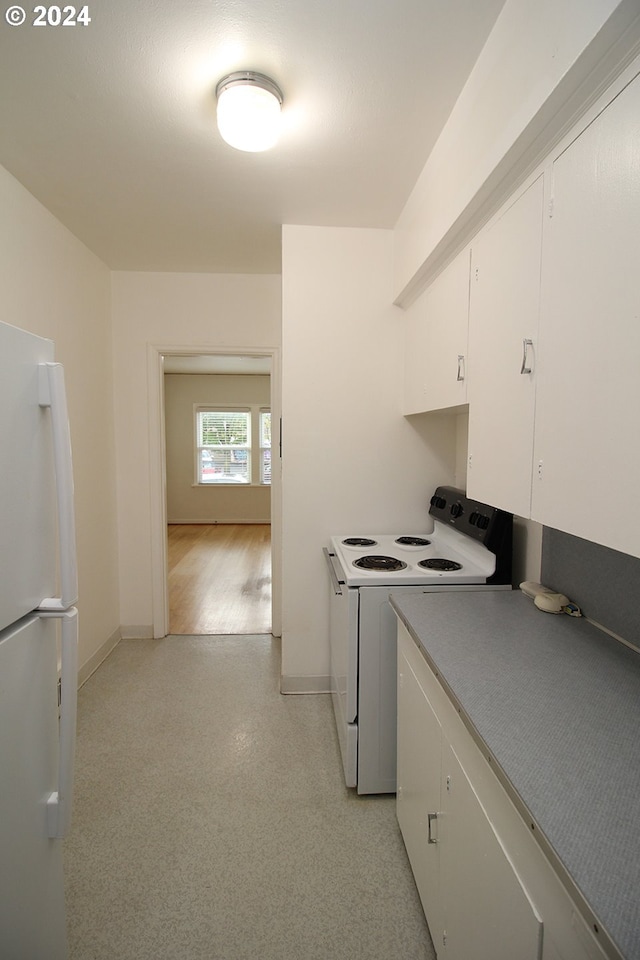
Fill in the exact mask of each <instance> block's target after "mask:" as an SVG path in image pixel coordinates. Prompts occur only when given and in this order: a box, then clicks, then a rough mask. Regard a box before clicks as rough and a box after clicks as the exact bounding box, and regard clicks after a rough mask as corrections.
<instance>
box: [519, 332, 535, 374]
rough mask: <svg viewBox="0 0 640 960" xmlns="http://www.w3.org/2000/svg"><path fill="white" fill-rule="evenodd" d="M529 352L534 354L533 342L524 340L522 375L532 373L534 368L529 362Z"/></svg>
mask: <svg viewBox="0 0 640 960" xmlns="http://www.w3.org/2000/svg"><path fill="white" fill-rule="evenodd" d="M529 350H531V351H532V352H533V340H523V341H522V366H521V367H520V373H532V372H533V366H532V364H531V362H527V361H528V360H529Z"/></svg>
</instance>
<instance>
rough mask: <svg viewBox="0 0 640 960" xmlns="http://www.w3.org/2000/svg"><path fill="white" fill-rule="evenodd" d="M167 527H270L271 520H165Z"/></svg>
mask: <svg viewBox="0 0 640 960" xmlns="http://www.w3.org/2000/svg"><path fill="white" fill-rule="evenodd" d="M167 523H168V525H169V526H170V527H171V526H176V527H177V526H180V524H188V525H189V526H190V527H192V526H196V525H198V524H201V525H202V526H211V527H221V526H224V524H233V525H234V526H237V525H238V524H242V523H245V524H249V525H252V526H263V525H266V526H271V520H270V519H269V518H268V517H267V518H266V519H265V520H261V519H259V518H258V519H256V520H229V519H225V520H174V519H171V520H167Z"/></svg>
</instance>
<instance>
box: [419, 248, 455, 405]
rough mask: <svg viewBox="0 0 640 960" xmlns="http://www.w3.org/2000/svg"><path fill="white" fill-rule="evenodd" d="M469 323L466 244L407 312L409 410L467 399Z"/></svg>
mask: <svg viewBox="0 0 640 960" xmlns="http://www.w3.org/2000/svg"><path fill="white" fill-rule="evenodd" d="M468 322H469V249H468V248H467V249H465V250H463V251H462V252H461V253H459V254H458V256H457V257H456V258H455V260H452V262H451V263H450V264H449V265H448V266H447V267H446V268H445V270H443V271H442V273H441V274H439V276H438V277H436V279H435V280H434V281H433V283H432V284H431V286H429V287H428V288H427V289H426V290H425V291H424V293H423V294H422V295H421V296H420V297H418V299H417V300H416V301H415V302H414V303H413V304H412V305H411V307H409V309H408V310H407V311H406V317H405V324H406V326H405V337H406V339H405V397H404V411H403V412H404V413H405V414H411V413H424V412H426V411H429V410H443V409H448V408H451V407H458V406H461V405H463V404H465V403H466V402H467V378H466V368H467V340H468Z"/></svg>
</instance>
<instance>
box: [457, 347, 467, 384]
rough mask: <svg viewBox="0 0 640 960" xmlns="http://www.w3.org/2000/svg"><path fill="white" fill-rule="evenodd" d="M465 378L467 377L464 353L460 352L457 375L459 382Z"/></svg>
mask: <svg viewBox="0 0 640 960" xmlns="http://www.w3.org/2000/svg"><path fill="white" fill-rule="evenodd" d="M464 379H465V362H464V354H462V353H459V354H458V374H457V376H456V381H457V382H458V383H462V381H463V380H464Z"/></svg>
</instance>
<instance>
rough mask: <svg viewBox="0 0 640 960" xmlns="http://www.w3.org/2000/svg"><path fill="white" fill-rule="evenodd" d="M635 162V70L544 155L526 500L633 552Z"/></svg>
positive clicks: (637, 471)
mask: <svg viewBox="0 0 640 960" xmlns="http://www.w3.org/2000/svg"><path fill="white" fill-rule="evenodd" d="M639 172H640V78H636V79H635V80H634V81H633V82H632V83H631V84H630V85H629V86H627V87H626V88H625V89H624V90H623V91H622V92H621V93H620V94H619V95H618V96H617V97H616V99H615V100H613V101H612V102H611V103H610V104H609V106H608V107H607V108H606V109H605V110H604V111H603V112H602V113H601V114H600V115H599V116H598V117H597V118H596V119H595V120H594V122H593V123H591V124H590V126H588V127H587V128H586V130H584V132H583V133H582V134H581V135H580V136H579V137H578V139H577V140H574V142H573V143H572V144H571V145H570V146H569V147H568V149H567V150H566V151H565V152H564V153H563V154H562V155H561V156H560V157H559V158H558V159H557V160H556V162H555V163H554V165H553V203H552V208H551V216H550V217H548V218H547V221H546V227H545V252H544V261H543V272H542V291H543V293H542V313H541V331H540V339H541V347H540V349H541V356H540V372H539V382H538V396H537V407H536V445H535V465H534V481H533V501H532V516H533V518H534V519H536V520H540V521H541V522H543V523H545V524H547V525H549V526H553V527H557V528H558V529H560V530H564V531H566V532H568V533H572V534H575V535H577V536H582V537H587V538H588V539H590V540H594V541H596V542H598V543H601V544H604V545H605V546H609V547H613V548H614V549H617V550H621V551H623V552H625V553H629V554H632V555H633V556H640V509H639V506H640V505H639V503H638V496H639V491H640V444H639V443H638V437H639V429H638V414H639V411H640V174H639ZM610 502H612V503H613V505H614V509H610V508H609V503H610Z"/></svg>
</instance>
